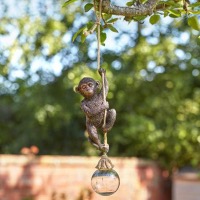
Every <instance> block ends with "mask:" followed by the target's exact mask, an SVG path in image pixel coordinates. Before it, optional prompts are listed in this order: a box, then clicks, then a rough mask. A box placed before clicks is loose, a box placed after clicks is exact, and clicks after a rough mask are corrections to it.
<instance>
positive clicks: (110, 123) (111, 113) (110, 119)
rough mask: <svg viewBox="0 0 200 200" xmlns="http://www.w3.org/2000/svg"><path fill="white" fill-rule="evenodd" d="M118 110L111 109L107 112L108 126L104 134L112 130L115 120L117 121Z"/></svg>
mask: <svg viewBox="0 0 200 200" xmlns="http://www.w3.org/2000/svg"><path fill="white" fill-rule="evenodd" d="M116 115H117V113H116V110H115V109H110V110H108V111H107V116H106V125H105V127H104V128H103V131H104V132H108V131H110V130H111V128H112V127H113V125H114V123H115V120H116Z"/></svg>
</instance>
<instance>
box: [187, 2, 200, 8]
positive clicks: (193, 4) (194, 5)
mask: <svg viewBox="0 0 200 200" xmlns="http://www.w3.org/2000/svg"><path fill="white" fill-rule="evenodd" d="M198 6H200V2H196V3H192V4H189V5H188V7H198Z"/></svg>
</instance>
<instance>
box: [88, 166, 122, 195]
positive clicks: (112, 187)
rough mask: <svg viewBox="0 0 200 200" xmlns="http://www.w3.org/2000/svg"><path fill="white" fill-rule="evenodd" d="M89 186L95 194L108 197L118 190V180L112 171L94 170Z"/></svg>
mask: <svg viewBox="0 0 200 200" xmlns="http://www.w3.org/2000/svg"><path fill="white" fill-rule="evenodd" d="M91 184H92V188H93V190H94V191H95V192H96V193H98V194H100V195H102V196H109V195H112V194H113V193H115V192H116V191H117V190H118V188H119V185H120V178H119V175H118V174H117V172H116V171H115V170H113V169H110V170H96V171H95V172H94V174H93V175H92V178H91Z"/></svg>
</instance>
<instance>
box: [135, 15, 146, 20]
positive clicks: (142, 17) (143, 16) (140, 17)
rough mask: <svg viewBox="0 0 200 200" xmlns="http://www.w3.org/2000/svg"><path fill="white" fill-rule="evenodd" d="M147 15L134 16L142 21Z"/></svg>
mask: <svg viewBox="0 0 200 200" xmlns="http://www.w3.org/2000/svg"><path fill="white" fill-rule="evenodd" d="M146 17H147V16H146V15H142V16H137V17H133V20H135V21H142V20H144V19H145V18H146Z"/></svg>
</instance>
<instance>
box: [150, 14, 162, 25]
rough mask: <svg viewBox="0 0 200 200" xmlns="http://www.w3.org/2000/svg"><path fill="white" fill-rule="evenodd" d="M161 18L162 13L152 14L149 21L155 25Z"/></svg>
mask: <svg viewBox="0 0 200 200" xmlns="http://www.w3.org/2000/svg"><path fill="white" fill-rule="evenodd" d="M159 20H160V15H152V16H151V17H150V19H149V22H150V23H151V24H152V25H153V24H156V23H157V22H158V21H159Z"/></svg>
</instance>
